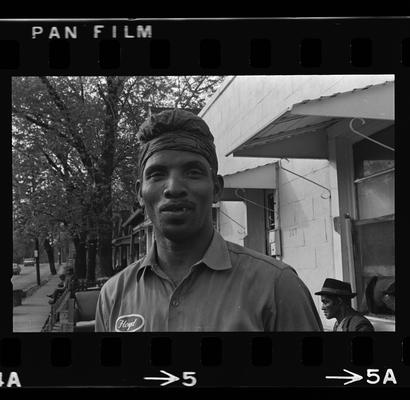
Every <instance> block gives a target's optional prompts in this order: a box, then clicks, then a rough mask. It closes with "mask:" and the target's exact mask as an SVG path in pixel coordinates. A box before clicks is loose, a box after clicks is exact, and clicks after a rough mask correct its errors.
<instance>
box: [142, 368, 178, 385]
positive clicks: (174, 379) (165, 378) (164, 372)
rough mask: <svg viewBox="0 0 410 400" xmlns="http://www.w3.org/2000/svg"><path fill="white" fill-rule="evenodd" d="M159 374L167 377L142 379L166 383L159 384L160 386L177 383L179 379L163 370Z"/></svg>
mask: <svg viewBox="0 0 410 400" xmlns="http://www.w3.org/2000/svg"><path fill="white" fill-rule="evenodd" d="M160 372H162V373H163V374H165V375H168V376H165V377H162V376H147V377H144V379H146V380H151V381H166V382H163V383H161V386H165V385H169V384H170V383H172V382H176V381H179V378H178V377H177V376H175V375H172V374H170V373H169V372H167V371H164V370H163V369H161V370H160Z"/></svg>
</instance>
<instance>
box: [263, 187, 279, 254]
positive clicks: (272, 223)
mask: <svg viewBox="0 0 410 400" xmlns="http://www.w3.org/2000/svg"><path fill="white" fill-rule="evenodd" d="M277 196H278V193H277V191H276V190H266V191H265V230H266V254H267V255H269V256H272V257H276V258H279V256H280V255H281V242H280V230H279V227H278V207H277V203H278V200H277Z"/></svg>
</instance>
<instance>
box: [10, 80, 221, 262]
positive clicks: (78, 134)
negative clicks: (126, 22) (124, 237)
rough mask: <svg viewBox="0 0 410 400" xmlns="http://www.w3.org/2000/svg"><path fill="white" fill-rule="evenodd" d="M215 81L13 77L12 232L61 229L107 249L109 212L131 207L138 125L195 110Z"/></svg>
mask: <svg viewBox="0 0 410 400" xmlns="http://www.w3.org/2000/svg"><path fill="white" fill-rule="evenodd" d="M221 80H222V78H221V77H205V76H199V77H193V76H177V77H176V76H168V77H167V76H157V77H150V76H132V77H131V76H109V77H81V76H78V77H69V76H61V77H14V78H13V79H12V129H13V131H12V151H13V224H14V229H16V230H18V231H19V232H21V234H24V235H28V236H32V237H36V236H40V237H46V236H47V235H50V234H51V233H53V232H57V231H59V230H61V228H62V227H63V228H64V229H65V230H67V232H68V233H69V234H70V235H71V236H72V237H74V236H75V235H80V234H84V232H85V233H87V235H88V236H89V237H94V238H95V237H98V238H99V239H100V247H102V246H105V247H107V246H108V247H111V236H112V218H113V213H115V212H116V211H120V210H130V209H135V208H136V207H137V204H136V196H135V179H136V176H137V171H136V166H137V165H138V144H137V141H136V134H137V131H138V127H139V125H140V124H141V123H142V122H143V120H144V119H145V118H146V117H147V114H148V112H149V111H150V110H156V109H161V108H174V107H181V108H189V109H192V110H196V111H199V110H200V109H201V108H202V107H203V106H204V104H205V100H206V98H207V96H209V95H211V94H212V93H213V92H214V91H215V90H216V88H217V86H218V85H219V83H220V82H221ZM104 243H105V244H104ZM107 254H108V253H105V255H104V258H107ZM109 262H110V260H109Z"/></svg>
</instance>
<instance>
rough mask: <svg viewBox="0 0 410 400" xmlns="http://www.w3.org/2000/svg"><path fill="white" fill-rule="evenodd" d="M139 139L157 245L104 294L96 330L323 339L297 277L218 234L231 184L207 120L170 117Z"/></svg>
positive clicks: (153, 122) (147, 126)
mask: <svg viewBox="0 0 410 400" xmlns="http://www.w3.org/2000/svg"><path fill="white" fill-rule="evenodd" d="M138 136H139V141H140V151H141V152H140V156H139V163H140V164H139V174H140V175H139V180H138V182H137V193H138V199H139V201H140V203H141V205H142V206H143V207H145V210H146V212H147V214H148V216H149V217H150V219H151V221H152V224H153V228H154V236H155V241H154V243H153V245H152V247H151V249H150V250H149V252H148V254H147V255H146V257H144V258H142V259H141V260H138V261H136V262H134V263H132V264H130V265H129V266H128V267H126V268H125V269H124V270H122V271H121V272H119V273H118V274H116V275H115V276H113V277H112V278H111V279H110V280H109V281H108V282H107V283H106V284H105V285H104V286H103V287H102V289H101V293H100V297H99V300H98V305H97V313H96V331H97V332H113V331H116V332H142V331H155V332H159V331H162V332H164V331H320V330H322V325H321V321H320V318H319V315H318V312H317V310H316V307H315V305H314V303H313V299H312V297H311V295H310V292H309V290H308V289H307V287H306V286H305V284H304V283H303V282H302V281H301V280H300V278H299V277H298V276H297V274H296V272H295V270H294V269H293V268H291V267H290V266H288V265H286V264H284V263H282V262H281V261H278V260H276V259H274V258H271V257H268V256H265V255H263V254H260V253H257V252H255V251H252V250H250V249H247V248H244V247H242V246H239V245H237V244H234V243H230V242H227V241H225V240H224V239H223V238H222V236H221V235H220V234H219V233H218V232H217V231H215V230H214V226H213V223H212V203H215V202H217V201H219V199H220V198H221V195H222V191H223V178H222V176H220V175H218V174H217V171H218V162H217V157H216V151H215V145H214V138H213V136H212V134H211V132H210V130H209V127H208V126H207V124H206V123H205V121H204V120H203V119H202V118H200V117H198V116H196V115H195V114H192V113H190V112H187V111H184V110H178V109H175V110H172V111H164V112H162V113H160V114H156V115H152V116H151V117H150V118H149V119H148V120H147V121H146V122H145V123H144V124H143V125H142V126H141V128H140V131H139V135H138Z"/></svg>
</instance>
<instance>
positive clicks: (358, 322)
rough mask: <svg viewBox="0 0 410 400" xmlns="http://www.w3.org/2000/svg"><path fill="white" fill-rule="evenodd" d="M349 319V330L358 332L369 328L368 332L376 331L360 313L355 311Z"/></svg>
mask: <svg viewBox="0 0 410 400" xmlns="http://www.w3.org/2000/svg"><path fill="white" fill-rule="evenodd" d="M349 319H350V321H349V330H350V329H351V330H358V329H362V328H368V330H373V329H374V328H373V325H372V323H371V322H370V321H369V320H368V319H367V318H366V317H365V316H364V315H363V314H361V313H360V312H359V311H356V310H355V311H354V313H353V314H352V315H351V316H350V318H349Z"/></svg>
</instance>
